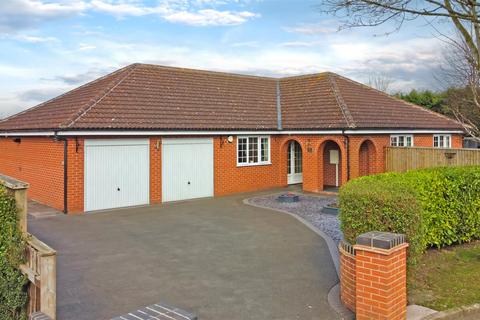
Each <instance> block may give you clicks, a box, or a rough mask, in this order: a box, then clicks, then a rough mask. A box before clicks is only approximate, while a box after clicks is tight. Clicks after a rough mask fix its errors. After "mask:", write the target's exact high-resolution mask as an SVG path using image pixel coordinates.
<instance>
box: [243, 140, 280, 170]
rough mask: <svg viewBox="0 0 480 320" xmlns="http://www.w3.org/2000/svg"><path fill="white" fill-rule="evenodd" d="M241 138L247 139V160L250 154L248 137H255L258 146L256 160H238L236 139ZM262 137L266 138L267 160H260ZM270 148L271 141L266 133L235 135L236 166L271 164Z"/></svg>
mask: <svg viewBox="0 0 480 320" xmlns="http://www.w3.org/2000/svg"><path fill="white" fill-rule="evenodd" d="M241 138H245V139H247V161H248V158H249V155H250V144H249V143H248V142H249V139H250V138H257V146H258V150H257V152H258V154H257V157H258V162H245V163H244V162H242V163H240V162H238V140H239V139H241ZM262 138H267V139H268V160H267V161H261V157H262V145H261V143H262ZM271 150H272V141H271V139H270V136H268V135H240V136H237V167H250V166H264V165H269V164H272V162H271Z"/></svg>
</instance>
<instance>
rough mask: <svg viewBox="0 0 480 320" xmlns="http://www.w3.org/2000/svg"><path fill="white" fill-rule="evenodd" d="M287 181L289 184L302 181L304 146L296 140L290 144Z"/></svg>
mask: <svg viewBox="0 0 480 320" xmlns="http://www.w3.org/2000/svg"><path fill="white" fill-rule="evenodd" d="M287 182H288V184H295V183H302V182H303V175H302V147H300V144H299V143H298V142H296V141H292V142H290V143H289V145H288V155H287Z"/></svg>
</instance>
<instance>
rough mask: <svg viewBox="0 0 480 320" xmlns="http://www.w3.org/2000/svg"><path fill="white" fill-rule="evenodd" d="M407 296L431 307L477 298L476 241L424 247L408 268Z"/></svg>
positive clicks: (479, 247)
mask: <svg viewBox="0 0 480 320" xmlns="http://www.w3.org/2000/svg"><path fill="white" fill-rule="evenodd" d="M408 299H409V303H410V304H418V305H422V306H425V307H429V308H432V309H435V310H447V309H451V308H455V307H460V306H464V305H470V304H474V303H478V302H480V241H474V242H471V243H468V244H462V245H456V246H450V247H445V248H443V249H441V250H437V249H430V250H428V251H427V252H426V253H425V254H424V255H423V256H422V257H421V258H420V260H419V262H418V264H417V265H415V266H414V267H411V269H410V270H409V271H408Z"/></svg>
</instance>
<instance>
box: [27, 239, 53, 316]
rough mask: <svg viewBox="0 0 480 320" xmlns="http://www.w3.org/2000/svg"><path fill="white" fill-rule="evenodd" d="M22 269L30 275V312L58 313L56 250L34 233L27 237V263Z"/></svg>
mask: <svg viewBox="0 0 480 320" xmlns="http://www.w3.org/2000/svg"><path fill="white" fill-rule="evenodd" d="M20 270H21V271H22V273H23V274H25V275H26V276H27V277H28V280H29V282H30V283H29V285H28V298H29V299H28V309H27V311H28V314H29V315H31V314H33V313H35V312H42V313H44V314H45V315H48V316H49V317H50V318H52V319H55V315H56V312H55V310H56V252H55V251H54V250H52V249H51V248H50V247H49V246H47V245H46V244H45V243H43V242H41V241H40V240H38V239H37V238H35V237H34V236H32V235H29V236H28V238H27V248H26V263H25V264H23V265H21V266H20Z"/></svg>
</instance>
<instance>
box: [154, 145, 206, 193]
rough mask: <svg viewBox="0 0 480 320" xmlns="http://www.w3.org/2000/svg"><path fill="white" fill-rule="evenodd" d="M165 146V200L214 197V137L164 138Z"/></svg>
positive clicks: (163, 177) (163, 178) (163, 190)
mask: <svg viewBox="0 0 480 320" xmlns="http://www.w3.org/2000/svg"><path fill="white" fill-rule="evenodd" d="M162 149H163V152H162V155H163V156H162V157H163V161H162V199H163V201H176V200H185V199H194V198H202V197H211V196H213V140H212V139H204V138H202V139H164V141H163V143H162Z"/></svg>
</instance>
